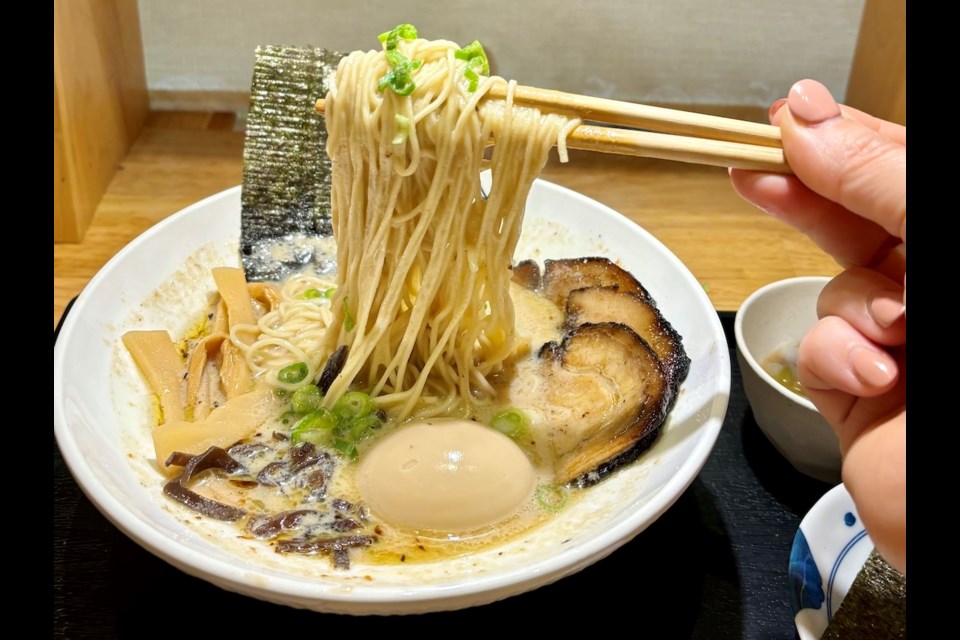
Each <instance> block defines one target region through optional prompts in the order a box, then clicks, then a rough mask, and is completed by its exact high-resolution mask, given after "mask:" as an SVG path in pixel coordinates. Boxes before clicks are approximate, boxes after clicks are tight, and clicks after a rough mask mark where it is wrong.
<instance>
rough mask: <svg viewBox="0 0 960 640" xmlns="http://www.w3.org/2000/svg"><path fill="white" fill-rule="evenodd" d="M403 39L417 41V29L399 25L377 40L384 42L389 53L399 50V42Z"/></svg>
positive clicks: (406, 24) (382, 34)
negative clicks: (392, 50)
mask: <svg viewBox="0 0 960 640" xmlns="http://www.w3.org/2000/svg"><path fill="white" fill-rule="evenodd" d="M400 38H403V39H404V40H416V39H417V28H416V27H415V26H413V25H412V24H408V23H404V24H398V25H397V26H395V27H394V28H393V29H391V30H390V31H385V32H383V33H381V34H380V35H379V36H377V40H379V41H380V42H382V43H383V44H384V45H385V47H386V49H387V51H390V50H391V49H396V48H397V42H398V41H399V40H400Z"/></svg>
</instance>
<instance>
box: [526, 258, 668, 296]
mask: <svg viewBox="0 0 960 640" xmlns="http://www.w3.org/2000/svg"><path fill="white" fill-rule="evenodd" d="M586 287H616V288H617V290H618V291H623V292H626V293H633V294H636V295H638V296H640V297H641V298H643V299H645V300H649V299H650V294H649V293H647V290H646V289H644V288H643V285H641V284H640V283H639V282H637V279H636V278H634V277H633V276H632V275H631V274H630V272H629V271H627V270H625V269H624V268H623V267H619V266H617V265H616V264H614V263H613V262H611V261H610V260H608V259H606V258H569V259H565V260H546V261H544V263H543V277H542V278H541V282H540V290H541V291H542V292H543V295H545V296H546V297H548V298H550V299H551V300H553V301H554V302H555V303H556V304H557V306H559V307H560V308H561V309H563V308H564V307H565V306H566V304H567V296H568V295H570V292H571V291H574V290H575V289H583V288H586Z"/></svg>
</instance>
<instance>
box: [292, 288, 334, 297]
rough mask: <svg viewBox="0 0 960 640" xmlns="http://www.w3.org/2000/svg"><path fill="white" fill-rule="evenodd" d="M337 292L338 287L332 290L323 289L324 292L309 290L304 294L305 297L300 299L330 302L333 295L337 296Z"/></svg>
mask: <svg viewBox="0 0 960 640" xmlns="http://www.w3.org/2000/svg"><path fill="white" fill-rule="evenodd" d="M336 292H337V289H336V287H331V288H330V289H323V290H322V291H321V290H320V289H307V290H306V291H304V292H303V295H302V296H300V297H301V298H303V299H305V300H310V299H313V298H322V299H324V300H329V299H330V298H332V297H333V294H335V293H336Z"/></svg>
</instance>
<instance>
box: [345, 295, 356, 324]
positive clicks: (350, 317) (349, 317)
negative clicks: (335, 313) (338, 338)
mask: <svg viewBox="0 0 960 640" xmlns="http://www.w3.org/2000/svg"><path fill="white" fill-rule="evenodd" d="M355 326H357V323H356V321H355V320H354V319H353V315H352V314H351V313H350V305H349V304H347V299H346V298H344V299H343V328H344V329H346V330H347V331H353V328H354V327H355Z"/></svg>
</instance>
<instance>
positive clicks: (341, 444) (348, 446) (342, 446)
mask: <svg viewBox="0 0 960 640" xmlns="http://www.w3.org/2000/svg"><path fill="white" fill-rule="evenodd" d="M333 448H334V449H336V450H337V451H340V452H341V453H343V454H344V455H346V456H347V457H348V458H350V459H351V460H354V459H356V457H357V454H358V452H357V447H356V445H355V444H353V443H352V442H347V441H346V440H340V439H336V440H334V441H333Z"/></svg>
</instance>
